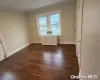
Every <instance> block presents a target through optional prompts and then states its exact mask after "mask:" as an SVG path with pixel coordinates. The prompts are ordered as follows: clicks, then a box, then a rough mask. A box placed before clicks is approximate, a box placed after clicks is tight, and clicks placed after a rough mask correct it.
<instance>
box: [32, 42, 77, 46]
mask: <svg viewBox="0 0 100 80" xmlns="http://www.w3.org/2000/svg"><path fill="white" fill-rule="evenodd" d="M32 43H37V44H38V43H39V44H42V42H41V41H33V42H32ZM58 44H75V45H76V42H74V41H60V42H59V43H58Z"/></svg>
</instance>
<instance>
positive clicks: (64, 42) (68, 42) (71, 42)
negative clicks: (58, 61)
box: [60, 41, 75, 44]
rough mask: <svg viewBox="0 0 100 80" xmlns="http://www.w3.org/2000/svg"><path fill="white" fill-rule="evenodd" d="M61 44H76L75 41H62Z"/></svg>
mask: <svg viewBox="0 0 100 80" xmlns="http://www.w3.org/2000/svg"><path fill="white" fill-rule="evenodd" d="M60 44H75V42H73V41H60Z"/></svg>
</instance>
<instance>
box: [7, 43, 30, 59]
mask: <svg viewBox="0 0 100 80" xmlns="http://www.w3.org/2000/svg"><path fill="white" fill-rule="evenodd" d="M30 44H31V43H28V44H25V45H23V46H21V47H19V48H17V49H15V50H13V51H12V52H8V54H7V57H9V56H11V55H13V54H14V53H16V52H18V51H20V50H22V49H23V48H25V47H27V46H29V45H30Z"/></svg>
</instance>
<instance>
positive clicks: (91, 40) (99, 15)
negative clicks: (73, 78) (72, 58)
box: [81, 0, 100, 80]
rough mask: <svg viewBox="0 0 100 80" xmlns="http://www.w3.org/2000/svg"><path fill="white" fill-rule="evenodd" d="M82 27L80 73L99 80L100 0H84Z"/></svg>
mask: <svg viewBox="0 0 100 80" xmlns="http://www.w3.org/2000/svg"><path fill="white" fill-rule="evenodd" d="M82 28H83V29H82V53H81V74H82V75H89V74H92V75H98V76H99V79H96V80H100V0H84V11H83V27H82ZM87 80H88V79H87ZM94 80H95V79H94Z"/></svg>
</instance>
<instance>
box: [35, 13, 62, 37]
mask: <svg viewBox="0 0 100 80" xmlns="http://www.w3.org/2000/svg"><path fill="white" fill-rule="evenodd" d="M57 13H58V14H59V24H60V34H58V35H57V36H61V33H62V28H61V27H62V25H61V11H53V12H47V13H42V14H38V15H36V19H37V27H38V32H39V36H41V33H40V26H39V19H38V18H39V17H43V16H46V17H47V16H50V15H52V14H57ZM47 19H48V17H47ZM49 20H50V19H49ZM47 25H48V20H47ZM48 26H51V25H50V24H49V25H48ZM47 35H53V34H47ZM44 36H45V35H44Z"/></svg>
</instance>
